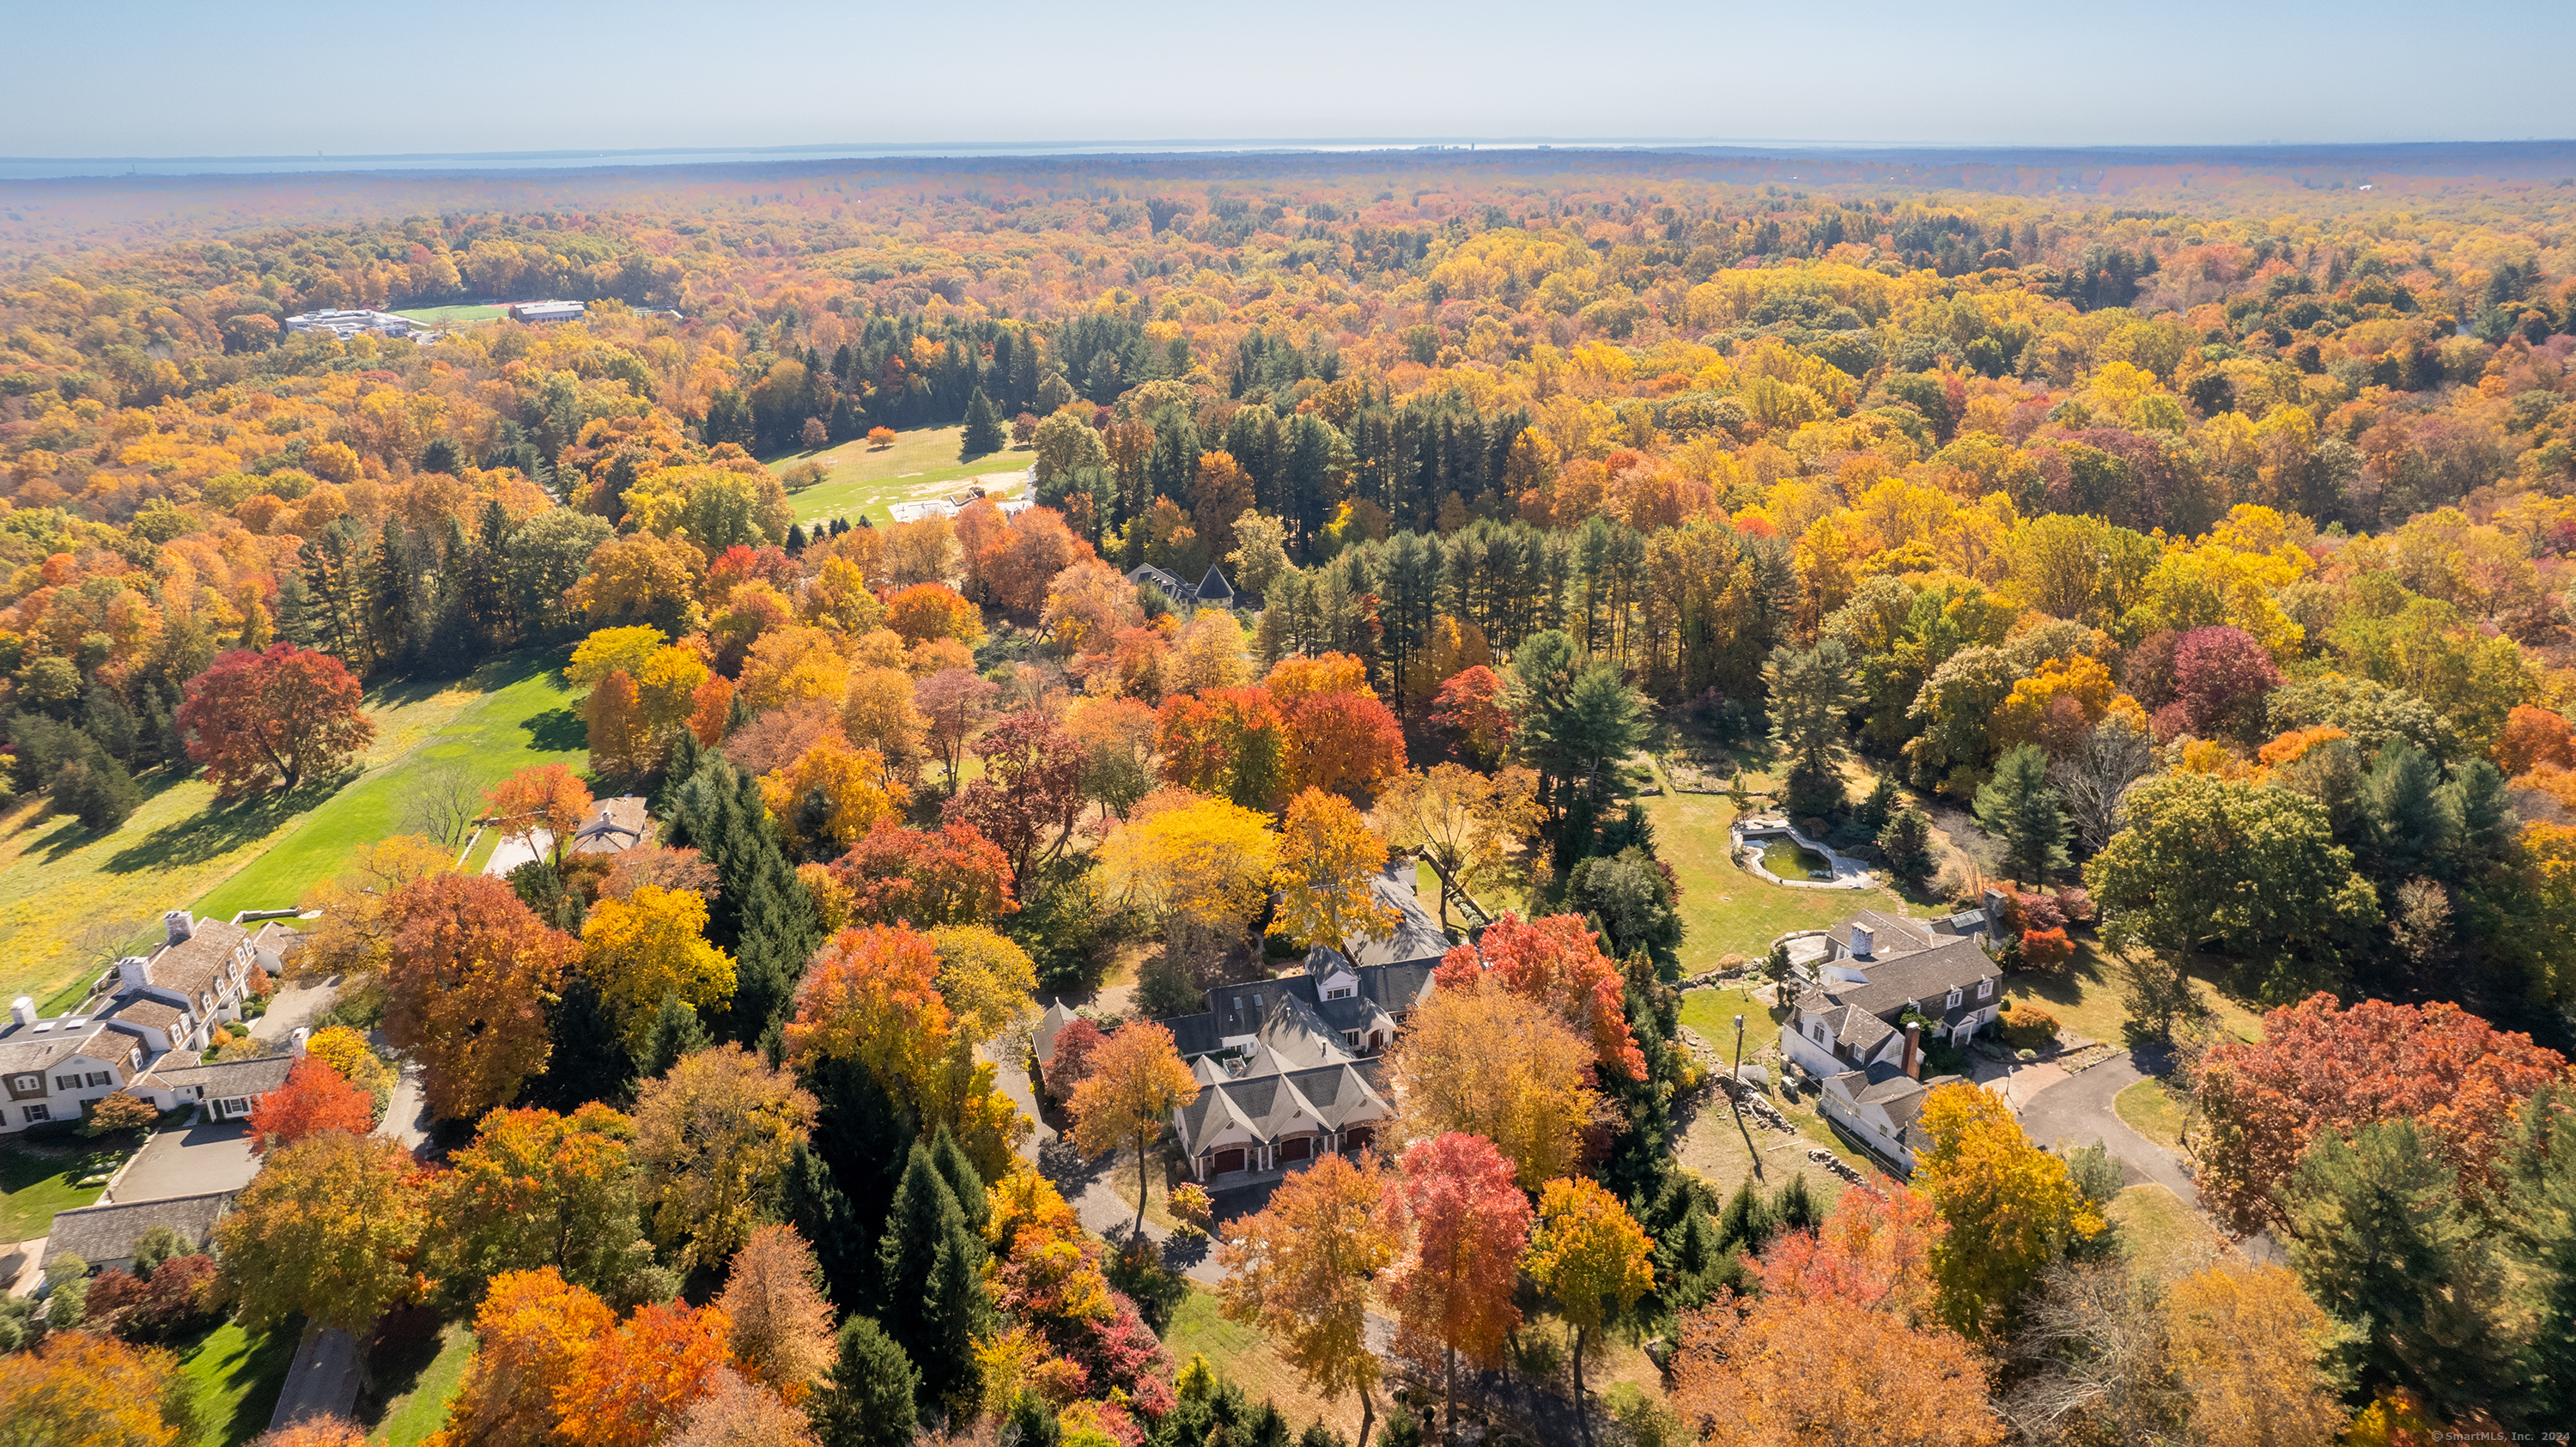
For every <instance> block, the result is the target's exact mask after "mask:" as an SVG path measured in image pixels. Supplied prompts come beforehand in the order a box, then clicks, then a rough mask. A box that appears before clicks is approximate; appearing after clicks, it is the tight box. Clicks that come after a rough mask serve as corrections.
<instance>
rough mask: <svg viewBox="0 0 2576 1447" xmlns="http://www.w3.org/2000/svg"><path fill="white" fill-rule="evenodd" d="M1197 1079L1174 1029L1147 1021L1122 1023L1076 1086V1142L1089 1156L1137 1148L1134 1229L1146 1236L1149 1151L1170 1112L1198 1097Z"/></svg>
mask: <svg viewBox="0 0 2576 1447" xmlns="http://www.w3.org/2000/svg"><path fill="white" fill-rule="evenodd" d="M1198 1093H1199V1082H1198V1077H1197V1076H1195V1075H1192V1074H1191V1073H1190V1068H1189V1066H1187V1065H1185V1064H1183V1063H1182V1062H1181V1052H1180V1049H1179V1048H1178V1047H1177V1046H1176V1045H1174V1044H1173V1042H1172V1032H1171V1031H1170V1030H1168V1029H1165V1028H1164V1027H1163V1026H1161V1025H1157V1024H1155V1023H1153V1022H1152V1021H1149V1020H1139V1021H1135V1022H1133V1023H1130V1024H1126V1025H1122V1026H1120V1027H1119V1028H1118V1030H1117V1031H1116V1033H1114V1034H1112V1035H1111V1036H1110V1037H1109V1038H1108V1039H1106V1040H1104V1041H1102V1042H1101V1043H1100V1044H1099V1045H1097V1046H1095V1047H1093V1049H1092V1052H1091V1073H1090V1074H1088V1075H1086V1076H1084V1077H1083V1080H1082V1083H1081V1084H1080V1085H1077V1086H1075V1087H1074V1088H1073V1101H1072V1110H1073V1142H1074V1144H1075V1145H1076V1146H1078V1147H1080V1148H1081V1150H1082V1153H1083V1154H1084V1155H1085V1156H1091V1157H1097V1156H1104V1155H1107V1154H1109V1153H1110V1152H1111V1151H1115V1150H1120V1149H1123V1148H1131V1147H1132V1148H1133V1149H1134V1150H1135V1152H1136V1232H1135V1235H1134V1236H1132V1237H1130V1238H1129V1239H1131V1240H1138V1241H1141V1240H1143V1239H1144V1236H1145V1195H1146V1165H1147V1154H1148V1152H1149V1151H1150V1150H1151V1149H1152V1148H1153V1144H1154V1142H1155V1141H1156V1140H1157V1139H1158V1138H1160V1137H1161V1135H1162V1134H1163V1128H1164V1127H1165V1126H1166V1125H1168V1124H1170V1123H1171V1119H1172V1112H1173V1111H1176V1110H1178V1109H1180V1108H1181V1107H1182V1106H1184V1105H1186V1104H1188V1103H1189V1102H1190V1101H1191V1100H1193V1099H1195V1098H1196V1097H1197V1095H1198Z"/></svg>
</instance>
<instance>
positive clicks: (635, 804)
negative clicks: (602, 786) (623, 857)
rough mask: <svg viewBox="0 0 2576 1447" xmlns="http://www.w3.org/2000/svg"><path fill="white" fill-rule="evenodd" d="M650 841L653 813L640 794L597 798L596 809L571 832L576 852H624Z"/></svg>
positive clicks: (651, 838)
mask: <svg viewBox="0 0 2576 1447" xmlns="http://www.w3.org/2000/svg"><path fill="white" fill-rule="evenodd" d="M652 840H653V816H652V815H650V814H648V813H646V812H645V811H644V798H643V796H642V795H640V794H626V795H622V796H620V797H618V798H615V799H602V800H600V801H599V811H598V813H596V814H594V815H593V816H592V817H591V819H590V821H589V822H588V823H586V824H584V825H582V826H581V828H579V829H578V830H575V831H574V832H573V836H572V852H573V853H575V854H623V853H625V852H626V851H627V850H629V849H633V848H635V847H636V846H638V845H641V844H649V843H651V842H652Z"/></svg>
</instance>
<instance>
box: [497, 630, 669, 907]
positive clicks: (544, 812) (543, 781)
mask: <svg viewBox="0 0 2576 1447" xmlns="http://www.w3.org/2000/svg"><path fill="white" fill-rule="evenodd" d="M642 631H647V632H649V631H651V630H649V629H648V630H642ZM629 693H630V698H629V700H628V701H629V703H630V705H631V703H632V701H633V700H632V698H631V693H632V690H631V689H630V690H629ZM486 802H487V805H488V807H489V808H490V810H491V814H492V822H494V823H495V824H498V825H499V826H501V827H502V828H504V829H507V830H509V831H510V832H511V833H514V834H517V833H526V832H529V831H533V830H539V829H542V830H544V831H545V832H546V834H547V835H548V836H549V838H550V840H551V842H552V845H553V850H554V858H555V862H556V863H558V864H560V863H562V862H563V857H564V851H565V850H566V849H567V848H570V847H571V844H572V836H573V833H574V831H576V830H578V829H580V828H581V826H582V821H583V820H585V819H587V818H589V817H590V805H591V797H590V786H589V785H587V784H585V783H583V782H582V781H581V779H580V778H579V777H578V776H577V775H575V774H574V773H573V771H572V770H571V769H569V768H566V767H565V766H564V765H562V764H531V765H529V766H528V767H526V768H524V769H521V770H519V771H518V772H517V773H515V774H512V775H511V776H510V777H508V778H506V779H503V780H502V781H501V782H500V783H498V784H495V785H493V787H492V792H491V795H490V796H489V798H488V799H487V801H486Z"/></svg>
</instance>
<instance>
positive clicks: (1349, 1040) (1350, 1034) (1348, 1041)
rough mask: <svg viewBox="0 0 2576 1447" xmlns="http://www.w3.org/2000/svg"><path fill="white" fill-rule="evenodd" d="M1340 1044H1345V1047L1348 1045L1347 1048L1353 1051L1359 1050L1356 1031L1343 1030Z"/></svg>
mask: <svg viewBox="0 0 2576 1447" xmlns="http://www.w3.org/2000/svg"><path fill="white" fill-rule="evenodd" d="M1342 1043H1343V1044H1345V1045H1348V1046H1349V1047H1351V1048H1352V1049H1353V1050H1357V1049H1359V1048H1360V1032H1358V1031H1357V1030H1345V1031H1343V1032H1342Z"/></svg>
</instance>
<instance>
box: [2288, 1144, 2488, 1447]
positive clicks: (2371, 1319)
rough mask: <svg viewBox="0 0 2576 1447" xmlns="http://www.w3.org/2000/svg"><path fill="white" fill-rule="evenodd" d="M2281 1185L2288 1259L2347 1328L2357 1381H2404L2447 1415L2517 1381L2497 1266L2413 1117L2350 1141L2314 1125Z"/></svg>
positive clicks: (2484, 1403)
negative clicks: (2286, 1219)
mask: <svg viewBox="0 0 2576 1447" xmlns="http://www.w3.org/2000/svg"><path fill="white" fill-rule="evenodd" d="M2285 1194H2286V1200H2287V1204H2288V1206H2289V1212H2290V1223H2289V1236H2290V1266H2291V1269H2293V1270H2295V1271H2297V1272H2298V1274H2299V1279H2300V1280H2301V1281H2302V1282H2303V1283H2304V1284H2305V1285H2306V1286H2307V1288H2308V1294H2309V1295H2310V1296H2312V1297H2314V1298H2316V1303H2317V1305H2319V1306H2321V1307H2323V1308H2325V1310H2326V1311H2327V1313H2328V1314H2330V1315H2332V1316H2334V1317H2335V1318H2337V1319H2338V1320H2340V1321H2342V1322H2343V1323H2344V1324H2346V1325H2347V1326H2349V1327H2352V1328H2353V1329H2354V1330H2353V1333H2352V1336H2351V1338H2350V1339H2349V1340H2348V1341H2347V1342H2346V1343H2345V1344H2344V1352H2345V1355H2346V1358H2347V1360H2348V1362H2349V1364H2350V1365H2352V1366H2354V1367H2356V1368H2358V1369H2359V1370H2360V1374H2361V1377H2362V1379H2363V1385H2365V1386H2384V1385H2395V1386H2402V1387H2405V1388H2406V1389H2408V1390H2409V1391H2412V1392H2414V1393H2415V1394H2416V1395H2417V1396H2418V1397H2420V1398H2421V1399H2423V1400H2424V1401H2425V1402H2426V1403H2428V1404H2429V1405H2431V1406H2432V1407H2433V1409H2434V1410H2436V1411H2438V1412H2439V1413H2441V1414H2442V1415H2443V1416H2445V1417H2450V1418H2458V1417H2461V1416H2465V1415H2467V1414H2468V1413H2469V1412H2471V1411H2476V1410H2485V1409H2491V1408H2493V1407H2494V1406H2495V1405H2496V1404H2497V1403H2498V1402H2500V1401H2503V1400H2506V1399H2507V1397H2508V1396H2509V1394H2510V1393H2512V1392H2513V1391H2514V1390H2515V1381H2514V1377H2515V1363H2514V1353H2513V1352H2512V1351H2511V1350H2510V1348H2509V1346H2508V1342H2507V1335H2506V1332H2505V1330H2504V1327H2503V1326H2502V1324H2501V1322H2500V1321H2499V1320H2498V1314H2499V1313H2500V1311H2501V1310H2502V1309H2503V1308H2504V1305H2505V1302H2506V1293H2505V1291H2504V1289H2503V1287H2504V1282H2503V1273H2502V1272H2501V1271H2499V1270H2498V1269H2497V1265H2496V1262H2495V1259H2494V1256H2493V1254H2492V1252H2491V1250H2490V1249H2489V1246H2488V1243H2487V1241H2486V1240H2485V1238H2484V1236H2483V1233H2482V1229H2481V1227H2480V1225H2479V1222H2478V1220H2477V1218H2476V1216H2475V1215H2474V1214H2473V1213H2472V1212H2471V1211H2470V1210H2469V1208H2468V1207H2467V1205H2466V1204H2465V1203H2463V1202H2462V1201H2461V1199H2460V1191H2459V1180H2458V1177H2457V1176H2456V1175H2455V1174H2454V1173H2453V1171H2452V1170H2451V1168H2450V1167H2449V1166H2448V1165H2446V1164H2445V1163H2444V1162H2443V1160H2442V1158H2441V1157H2440V1156H2439V1155H2437V1154H2435V1153H2434V1152H2433V1151H2432V1149H2431V1148H2430V1147H2429V1146H2428V1145H2427V1144H2426V1143H2425V1141H2424V1138H2423V1136H2422V1135H2421V1134H2420V1133H2419V1132H2418V1131H2417V1130H2416V1128H2415V1123H2414V1122H2413V1121H2410V1120H2405V1119H2398V1120H2392V1121H2377V1122H2373V1123H2371V1124H2369V1125H2366V1126H2364V1127H2362V1128H2361V1130H2360V1131H2358V1132H2356V1133H2355V1134H2354V1136H2353V1138H2352V1142H2351V1143H2350V1144H2349V1145H2347V1144H2345V1142H2344V1140H2343V1138H2342V1137H2341V1136H2339V1135H2337V1134H2336V1133H2335V1132H2333V1131H2330V1130H2329V1131H2320V1132H2318V1133H2317V1136H2316V1139H2315V1141H2314V1142H2313V1143H2312V1144H2311V1145H2310V1146H2309V1147H2308V1149H2307V1152H2306V1154H2304V1155H2303V1156H2301V1157H2300V1158H2299V1165H2298V1169H2297V1170H2296V1171H2294V1172H2293V1173H2292V1174H2291V1177H2290V1181H2289V1185H2288V1189H2287V1191H2286V1193H2285Z"/></svg>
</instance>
